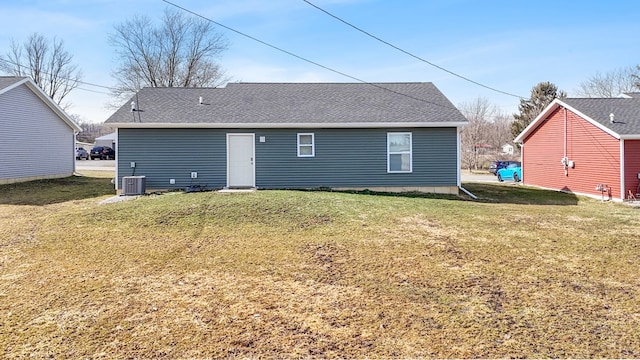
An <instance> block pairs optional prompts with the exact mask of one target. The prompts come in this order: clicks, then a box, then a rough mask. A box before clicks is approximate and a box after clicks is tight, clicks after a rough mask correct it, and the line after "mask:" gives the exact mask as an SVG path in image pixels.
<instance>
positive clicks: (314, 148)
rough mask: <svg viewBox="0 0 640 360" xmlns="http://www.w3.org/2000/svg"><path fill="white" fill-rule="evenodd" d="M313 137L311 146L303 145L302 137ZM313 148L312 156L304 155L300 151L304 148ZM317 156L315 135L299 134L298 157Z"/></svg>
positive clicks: (309, 155)
mask: <svg viewBox="0 0 640 360" xmlns="http://www.w3.org/2000/svg"><path fill="white" fill-rule="evenodd" d="M302 136H311V144H301V143H300V137H302ZM303 146H304V147H311V154H302V153H301V152H300V149H301V148H302V147H303ZM314 156H316V137H315V135H314V133H298V157H314Z"/></svg>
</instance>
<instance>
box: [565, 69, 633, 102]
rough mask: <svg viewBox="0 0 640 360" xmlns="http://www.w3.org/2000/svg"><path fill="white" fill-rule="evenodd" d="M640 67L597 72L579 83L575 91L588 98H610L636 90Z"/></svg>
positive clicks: (578, 94)
mask: <svg viewBox="0 0 640 360" xmlns="http://www.w3.org/2000/svg"><path fill="white" fill-rule="evenodd" d="M639 76H640V69H639V68H638V67H637V66H628V67H624V68H620V69H616V70H613V71H610V72H607V73H604V74H603V73H600V72H597V73H596V74H595V75H593V76H592V77H590V78H589V79H588V80H586V81H583V82H581V83H580V88H579V89H578V90H576V91H575V93H576V95H577V96H580V97H588V98H612V97H616V96H618V95H620V94H622V93H626V92H633V91H638V86H637V82H638V77H639Z"/></svg>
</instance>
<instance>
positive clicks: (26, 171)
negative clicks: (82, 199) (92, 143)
mask: <svg viewBox="0 0 640 360" xmlns="http://www.w3.org/2000/svg"><path fill="white" fill-rule="evenodd" d="M80 131H82V129H81V128H80V126H78V124H76V123H75V122H74V121H73V120H72V119H71V118H70V117H69V116H68V115H67V114H66V113H65V112H64V110H62V109H61V108H60V107H59V106H58V105H57V104H56V103H55V102H54V101H53V100H51V98H50V97H49V96H48V95H47V94H46V93H44V91H42V90H41V89H40V87H39V86H38V85H37V84H36V83H35V82H33V80H31V79H30V78H27V77H13V76H12V77H7V76H0V184H8V183H14V182H20V181H30V180H36V179H50V178H60V177H66V176H71V175H73V172H74V170H75V136H76V134H77V133H78V132H80ZM25 143H31V144H33V143H35V144H38V146H24V144H25Z"/></svg>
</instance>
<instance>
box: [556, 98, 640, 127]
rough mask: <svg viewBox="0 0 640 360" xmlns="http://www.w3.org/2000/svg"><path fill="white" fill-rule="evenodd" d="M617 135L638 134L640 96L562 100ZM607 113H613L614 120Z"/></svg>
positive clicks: (639, 125)
mask: <svg viewBox="0 0 640 360" xmlns="http://www.w3.org/2000/svg"><path fill="white" fill-rule="evenodd" d="M562 101H563V102H564V103H566V104H567V105H569V106H571V107H573V108H574V109H576V110H578V111H580V112H581V113H583V114H584V115H586V116H588V117H589V118H590V119H592V120H593V121H596V122H598V123H600V124H601V125H602V126H603V127H605V128H608V129H610V130H611V131H613V132H614V133H617V134H619V135H640V98H638V97H634V98H602V99H600V98H589V99H578V98H568V99H563V100H562ZM609 114H613V115H614V122H613V123H612V122H611V121H610V117H609Z"/></svg>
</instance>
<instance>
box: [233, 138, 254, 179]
mask: <svg viewBox="0 0 640 360" xmlns="http://www.w3.org/2000/svg"><path fill="white" fill-rule="evenodd" d="M254 159H255V134H227V187H230V188H252V187H255V186H256V176H255V161H254Z"/></svg>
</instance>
